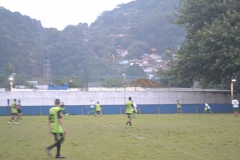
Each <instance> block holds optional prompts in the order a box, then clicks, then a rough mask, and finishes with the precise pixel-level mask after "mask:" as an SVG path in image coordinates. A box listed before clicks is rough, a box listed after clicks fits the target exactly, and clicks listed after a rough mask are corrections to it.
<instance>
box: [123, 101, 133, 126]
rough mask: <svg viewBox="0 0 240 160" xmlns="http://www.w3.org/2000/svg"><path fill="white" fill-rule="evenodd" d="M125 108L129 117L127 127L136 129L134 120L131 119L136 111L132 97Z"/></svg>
mask: <svg viewBox="0 0 240 160" xmlns="http://www.w3.org/2000/svg"><path fill="white" fill-rule="evenodd" d="M125 107H126V108H125V109H126V114H127V117H128V121H127V123H126V127H128V124H129V125H130V127H134V126H132V118H131V116H132V114H133V110H134V106H133V102H132V98H131V97H129V98H128V101H127V103H126V106H125Z"/></svg>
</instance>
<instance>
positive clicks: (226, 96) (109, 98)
mask: <svg viewBox="0 0 240 160" xmlns="http://www.w3.org/2000/svg"><path fill="white" fill-rule="evenodd" d="M234 95H235V96H236V97H237V98H238V99H239V98H240V94H234ZM129 96H131V97H132V99H133V101H134V102H136V103H137V104H176V100H180V102H181V103H182V104H202V103H204V101H206V102H208V103H210V104H228V103H230V101H231V97H230V92H226V91H225V92H221V91H208V92H203V91H194V92H191V91H144V92H141V91H137V92H77V91H25V92H23V91H22V92H21V91H14V92H12V93H11V92H5V91H1V92H0V106H7V99H14V98H16V99H20V100H21V101H22V106H49V105H50V106H51V105H53V102H54V99H56V98H59V99H60V100H61V101H63V102H65V104H66V105H87V104H88V103H89V102H90V101H91V100H93V101H95V102H96V101H99V102H100V103H101V104H102V105H122V104H125V102H126V101H127V98H128V97H129Z"/></svg>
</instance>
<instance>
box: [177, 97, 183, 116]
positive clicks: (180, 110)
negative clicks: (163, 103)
mask: <svg viewBox="0 0 240 160" xmlns="http://www.w3.org/2000/svg"><path fill="white" fill-rule="evenodd" d="M177 113H178V114H183V112H182V109H181V104H180V102H179V100H177Z"/></svg>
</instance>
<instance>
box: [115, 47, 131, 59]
mask: <svg viewBox="0 0 240 160" xmlns="http://www.w3.org/2000/svg"><path fill="white" fill-rule="evenodd" d="M116 52H117V54H118V57H125V56H126V55H128V50H123V49H116Z"/></svg>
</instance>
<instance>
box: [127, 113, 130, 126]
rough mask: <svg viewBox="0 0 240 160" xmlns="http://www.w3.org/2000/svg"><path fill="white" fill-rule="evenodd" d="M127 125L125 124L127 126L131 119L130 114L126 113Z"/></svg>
mask: <svg viewBox="0 0 240 160" xmlns="http://www.w3.org/2000/svg"><path fill="white" fill-rule="evenodd" d="M127 118H128V120H127V123H126V126H127V125H128V124H129V125H130V122H131V117H130V113H127Z"/></svg>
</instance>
